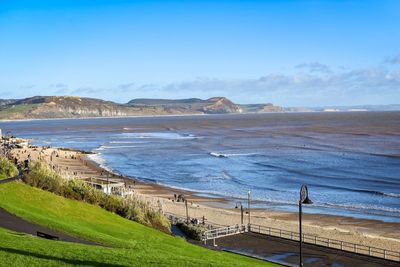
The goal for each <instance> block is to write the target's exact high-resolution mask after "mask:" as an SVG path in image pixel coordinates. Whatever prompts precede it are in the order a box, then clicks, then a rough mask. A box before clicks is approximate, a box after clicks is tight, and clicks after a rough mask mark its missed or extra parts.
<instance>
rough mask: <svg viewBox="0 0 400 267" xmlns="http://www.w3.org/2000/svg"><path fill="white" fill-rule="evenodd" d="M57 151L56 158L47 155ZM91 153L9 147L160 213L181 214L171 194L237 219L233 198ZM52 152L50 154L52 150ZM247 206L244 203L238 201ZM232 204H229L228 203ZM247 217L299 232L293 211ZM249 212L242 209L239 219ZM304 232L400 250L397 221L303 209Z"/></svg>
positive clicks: (196, 214)
mask: <svg viewBox="0 0 400 267" xmlns="http://www.w3.org/2000/svg"><path fill="white" fill-rule="evenodd" d="M52 153H56V154H57V155H58V156H57V157H51V154H52ZM90 154H92V155H93V154H94V153H91V152H86V151H82V150H78V149H64V148H43V147H37V148H26V149H25V148H22V149H13V150H12V152H11V155H12V156H13V157H18V159H19V161H23V160H24V159H26V158H27V157H28V155H30V157H31V160H32V161H33V162H35V161H38V160H39V158H40V160H42V161H44V162H46V163H47V164H48V165H50V166H52V167H53V169H54V170H55V171H56V172H58V173H59V174H60V175H61V176H63V177H65V178H67V179H72V178H73V177H78V178H89V177H92V178H102V179H105V178H106V176H107V175H109V177H110V178H109V179H110V181H119V182H124V183H125V185H126V186H131V187H132V188H133V189H134V192H135V195H136V196H138V197H140V198H141V199H143V200H145V201H146V202H148V203H149V204H151V205H155V203H161V206H162V210H163V212H167V213H173V214H176V215H179V216H182V217H185V216H186V209H185V205H184V203H183V202H176V201H175V200H174V194H176V195H180V194H181V195H184V196H185V198H186V199H187V200H188V213H189V217H192V218H202V217H203V216H204V217H205V218H206V221H207V222H209V223H214V224H219V225H234V224H239V223H240V217H241V215H240V209H235V208H234V206H232V202H234V201H236V199H229V198H212V197H205V196H199V195H197V193H196V192H193V191H188V190H182V189H176V188H173V187H168V186H165V185H159V184H156V183H150V182H146V181H143V180H140V179H138V178H137V177H128V176H123V175H119V174H116V173H112V172H110V171H109V170H107V169H105V168H103V167H102V166H101V164H99V163H98V162H95V161H94V160H92V159H90V157H89V155H90ZM53 155H54V154H53ZM243 204H244V205H243V207H244V209H246V207H247V205H246V202H243ZM229 206H232V208H229ZM250 219H251V222H252V223H255V224H259V225H263V226H269V227H273V228H280V229H285V230H288V231H293V232H297V231H298V213H296V212H286V211H276V210H269V209H251V218H250ZM247 222H248V216H247V215H246V214H244V223H247ZM303 229H304V232H305V233H308V234H313V235H317V236H320V237H326V238H331V239H337V240H342V241H347V242H352V243H357V244H363V245H368V246H371V247H377V248H385V249H387V250H393V251H399V250H400V223H396V222H383V221H379V220H372V219H359V218H354V217H346V216H339V215H326V214H307V213H305V214H303Z"/></svg>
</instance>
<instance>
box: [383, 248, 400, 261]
mask: <svg viewBox="0 0 400 267" xmlns="http://www.w3.org/2000/svg"><path fill="white" fill-rule="evenodd" d="M383 258H384V259H386V249H384V250H383ZM399 259H400V258H399Z"/></svg>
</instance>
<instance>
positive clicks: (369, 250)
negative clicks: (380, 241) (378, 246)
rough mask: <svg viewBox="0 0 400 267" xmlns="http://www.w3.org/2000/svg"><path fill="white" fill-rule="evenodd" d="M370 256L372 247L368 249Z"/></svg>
mask: <svg viewBox="0 0 400 267" xmlns="http://www.w3.org/2000/svg"><path fill="white" fill-rule="evenodd" d="M368 255H369V256H371V247H368Z"/></svg>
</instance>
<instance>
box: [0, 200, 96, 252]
mask: <svg viewBox="0 0 400 267" xmlns="http://www.w3.org/2000/svg"><path fill="white" fill-rule="evenodd" d="M0 227H1V228H5V229H9V230H12V231H15V232H22V233H27V234H31V235H34V236H36V233H37V232H42V233H46V234H50V235H53V236H57V237H58V238H59V240H61V241H67V242H75V243H82V244H88V245H98V244H96V243H94V242H91V241H87V240H84V239H79V238H75V237H72V236H69V235H66V234H63V233H59V232H56V231H53V230H50V229H49V228H46V227H43V226H40V225H37V224H34V223H31V222H28V221H25V220H24V219H21V218H20V217H17V216H15V215H13V214H11V213H9V212H7V211H5V210H4V209H2V208H0Z"/></svg>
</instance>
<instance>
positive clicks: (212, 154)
mask: <svg viewBox="0 0 400 267" xmlns="http://www.w3.org/2000/svg"><path fill="white" fill-rule="evenodd" d="M209 154H210V155H211V156H213V157H216V158H230V157H246V156H254V155H259V154H258V153H219V152H210V153H209Z"/></svg>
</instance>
